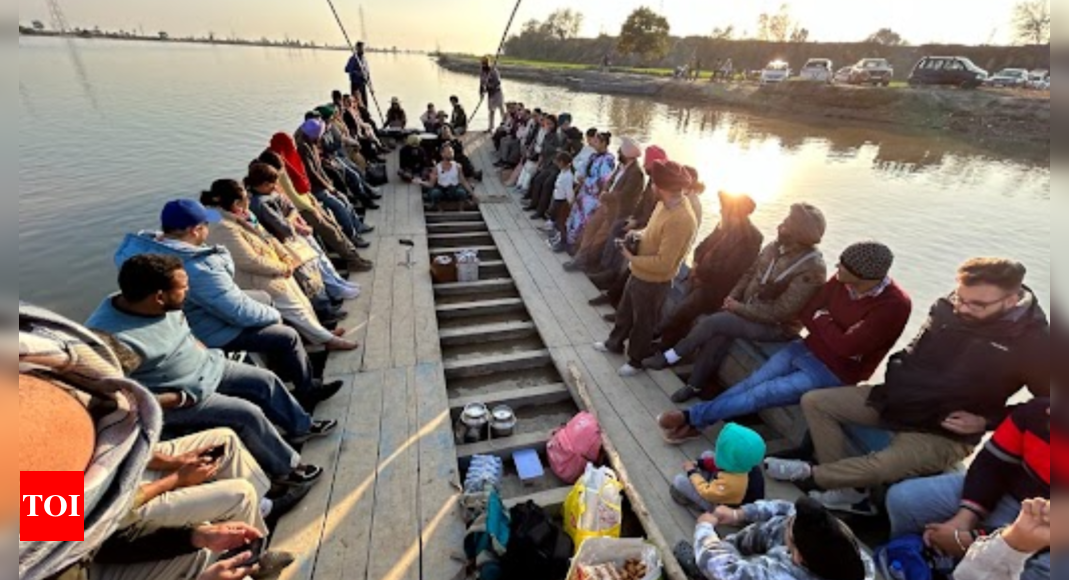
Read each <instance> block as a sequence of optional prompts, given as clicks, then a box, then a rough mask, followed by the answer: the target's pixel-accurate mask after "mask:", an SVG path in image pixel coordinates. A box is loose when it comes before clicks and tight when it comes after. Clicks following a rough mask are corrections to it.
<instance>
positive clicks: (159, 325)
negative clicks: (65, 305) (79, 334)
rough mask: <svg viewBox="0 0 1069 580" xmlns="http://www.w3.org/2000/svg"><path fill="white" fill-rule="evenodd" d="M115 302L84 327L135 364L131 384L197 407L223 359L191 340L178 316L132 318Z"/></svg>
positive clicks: (218, 378)
mask: <svg viewBox="0 0 1069 580" xmlns="http://www.w3.org/2000/svg"><path fill="white" fill-rule="evenodd" d="M115 298H116V296H111V297H108V298H107V299H105V300H104V302H103V303H101V305H100V307H99V308H97V310H96V312H94V313H93V315H92V316H90V317H89V321H88V322H86V323H85V324H86V326H88V327H89V328H92V329H95V330H103V331H104V332H107V333H109V334H111V335H113V336H114V337H115V338H116V339H118V340H119V342H121V343H123V344H124V345H126V347H127V348H129V349H130V350H132V351H134V352H135V353H136V354H137V355H138V356H139V357H140V358H141V366H140V367H138V368H137V369H136V370H134V371H133V372H132V373H130V378H131V379H133V380H135V381H137V382H138V383H140V384H142V385H144V386H145V388H146V389H148V390H150V391H152V392H153V393H156V394H163V393H186V394H188V395H191V396H192V397H193V398H194V399H195V400H196V401H197V402H200V401H203V400H204V399H206V398H208V397H209V396H211V395H212V394H213V393H215V390H216V389H217V388H218V387H219V384H220V383H221V382H222V381H223V373H224V372H225V370H226V357H225V356H223V353H222V351H218V350H209V349H208V348H206V347H205V346H204V345H202V344H200V343H198V342H197V341H196V339H194V338H193V333H192V332H191V331H190V329H189V325H188V324H186V317H185V315H184V314H182V313H181V312H170V313H168V314H167V315H165V316H159V317H145V316H138V315H136V314H130V313H127V312H124V311H122V310H119V309H118V308H117V307H116V306H115Z"/></svg>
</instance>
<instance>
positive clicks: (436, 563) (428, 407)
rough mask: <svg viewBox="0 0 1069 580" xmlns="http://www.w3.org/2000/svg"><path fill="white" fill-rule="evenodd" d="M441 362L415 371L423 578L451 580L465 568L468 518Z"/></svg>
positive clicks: (422, 365)
mask: <svg viewBox="0 0 1069 580" xmlns="http://www.w3.org/2000/svg"><path fill="white" fill-rule="evenodd" d="M443 373H444V371H443V369H442V365H441V364H440V363H427V364H420V365H418V366H417V367H416V374H415V380H416V399H417V407H418V411H417V418H418V423H417V431H416V433H417V434H418V438H419V439H418V445H419V479H418V481H419V495H418V498H419V501H418V503H419V523H420V541H421V545H422V549H421V554H422V570H423V578H424V580H431V579H432V578H443V579H450V578H453V577H454V575H455V574H454V571H459V569H460V568H462V567H463V564H461V563H458V562H457V561H456V560H455V559H454V555H456V554H457V553H458V552H460V553H463V546H464V534H465V531H466V529H467V528H466V526H465V525H464V515H463V513H461V510H460V507H459V499H460V473H459V471H458V469H457V459H456V456H457V450H456V445H455V443H454V440H453V426H452V424H451V421H450V414H449V411H448V407H449V401H448V394H447V393H446V388H445V375H444V374H443Z"/></svg>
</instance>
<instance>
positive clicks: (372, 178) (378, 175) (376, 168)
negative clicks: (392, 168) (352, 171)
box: [366, 163, 390, 187]
mask: <svg viewBox="0 0 1069 580" xmlns="http://www.w3.org/2000/svg"><path fill="white" fill-rule="evenodd" d="M366 179H367V183H368V185H370V186H371V187H379V186H380V185H386V184H387V183H389V182H390V177H389V174H387V173H386V164H385V163H369V164H368V166H367V177H366Z"/></svg>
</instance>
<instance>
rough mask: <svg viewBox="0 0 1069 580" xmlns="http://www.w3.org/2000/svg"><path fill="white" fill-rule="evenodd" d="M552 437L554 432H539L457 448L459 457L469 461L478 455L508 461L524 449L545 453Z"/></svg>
mask: <svg viewBox="0 0 1069 580" xmlns="http://www.w3.org/2000/svg"><path fill="white" fill-rule="evenodd" d="M552 437H553V431H539V432H536V433H524V434H521V435H516V436H513V437H508V438H506V439H495V440H493V441H483V442H482V443H472V444H470V445H461V446H460V447H457V457H458V458H460V459H467V458H470V457H475V456H476V455H494V456H497V457H500V458H502V459H508V458H510V457H511V456H512V454H513V453H515V452H516V451H522V450H524V449H534V450H536V451H539V452H542V451H545V449H546V444H547V443H549V440H550V439H551V438H552Z"/></svg>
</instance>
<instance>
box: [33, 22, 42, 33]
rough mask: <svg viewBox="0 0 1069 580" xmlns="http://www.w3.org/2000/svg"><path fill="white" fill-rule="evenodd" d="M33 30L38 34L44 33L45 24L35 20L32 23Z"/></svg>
mask: <svg viewBox="0 0 1069 580" xmlns="http://www.w3.org/2000/svg"><path fill="white" fill-rule="evenodd" d="M31 24H32V26H33V29H34V30H36V31H37V32H43V31H44V30H45V23H44V22H41V21H40V20H34V21H33V22H32V23H31Z"/></svg>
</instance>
